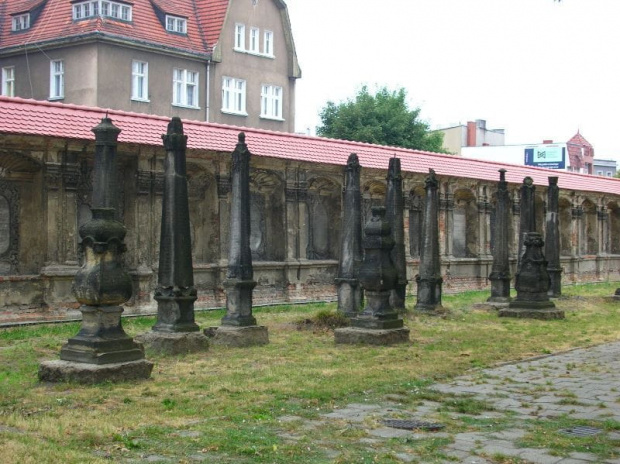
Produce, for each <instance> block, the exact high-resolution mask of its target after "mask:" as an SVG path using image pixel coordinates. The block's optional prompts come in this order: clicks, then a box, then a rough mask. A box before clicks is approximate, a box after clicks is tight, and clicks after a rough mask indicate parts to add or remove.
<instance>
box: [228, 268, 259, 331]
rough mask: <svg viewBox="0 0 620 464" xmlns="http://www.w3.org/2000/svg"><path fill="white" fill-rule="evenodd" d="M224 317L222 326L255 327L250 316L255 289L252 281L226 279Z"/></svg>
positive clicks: (254, 283)
mask: <svg viewBox="0 0 620 464" xmlns="http://www.w3.org/2000/svg"><path fill="white" fill-rule="evenodd" d="M223 285H224V288H225V289H226V315H225V316H224V317H223V318H222V325H226V326H231V327H248V326H255V325H256V318H255V317H254V316H253V315H252V292H253V291H254V287H256V282H255V281H254V280H240V279H234V278H230V279H226V280H225V281H224V283H223Z"/></svg>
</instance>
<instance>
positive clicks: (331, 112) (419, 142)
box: [317, 86, 444, 152]
mask: <svg viewBox="0 0 620 464" xmlns="http://www.w3.org/2000/svg"><path fill="white" fill-rule="evenodd" d="M406 100H407V91H406V90H405V89H403V88H401V89H399V90H397V91H390V90H388V89H387V88H386V87H382V88H380V89H379V90H378V91H377V93H376V94H375V95H371V94H370V92H369V91H368V87H367V86H364V87H362V89H361V90H360V91H359V93H358V94H357V95H356V96H355V98H354V99H349V100H347V101H345V102H341V103H339V104H335V103H334V102H331V101H329V102H327V104H326V105H325V107H324V108H323V109H322V110H321V113H320V117H321V122H322V125H321V126H319V127H317V134H318V135H321V136H323V137H329V138H334V139H342V140H351V141H356V142H366V143H375V144H378V145H389V146H394V147H403V148H410V149H415V150H428V151H434V152H443V151H444V150H443V149H442V144H443V133H441V132H429V126H428V124H427V123H426V122H424V121H422V120H420V119H419V116H420V108H414V109H410V108H409V107H408V105H407V101H406Z"/></svg>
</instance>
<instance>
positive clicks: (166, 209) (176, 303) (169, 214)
mask: <svg viewBox="0 0 620 464" xmlns="http://www.w3.org/2000/svg"><path fill="white" fill-rule="evenodd" d="M162 140H163V142H164V147H165V149H166V159H165V162H164V195H163V202H162V213H161V235H160V240H159V276H158V283H157V288H156V289H155V296H154V298H155V300H156V301H157V322H156V324H155V325H154V326H153V329H152V331H151V332H150V333H147V334H143V335H142V336H140V337H139V340H140V341H141V342H142V343H144V344H146V345H147V346H148V347H149V348H151V349H153V350H154V351H157V352H159V353H163V354H179V353H188V352H193V351H200V350H204V349H206V348H207V346H208V342H207V338H206V337H205V336H204V335H203V334H202V333H200V332H199V331H200V328H199V327H198V325H197V324H196V322H195V321H194V302H195V301H196V299H197V292H196V288H195V287H194V269H193V266H192V249H191V243H192V239H191V232H190V223H189V197H188V191H187V169H186V165H185V150H186V149H187V136H186V135H184V134H183V123H182V122H181V119H180V118H178V117H174V118H172V120H171V121H170V123H169V124H168V133H167V134H166V135H162Z"/></svg>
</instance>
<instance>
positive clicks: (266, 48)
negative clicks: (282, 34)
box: [263, 31, 273, 56]
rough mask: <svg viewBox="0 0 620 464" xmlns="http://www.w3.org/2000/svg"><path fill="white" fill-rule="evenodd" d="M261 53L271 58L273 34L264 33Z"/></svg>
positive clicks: (269, 32)
mask: <svg viewBox="0 0 620 464" xmlns="http://www.w3.org/2000/svg"><path fill="white" fill-rule="evenodd" d="M263 53H264V54H265V55H267V56H273V32H271V31H265V35H264V37H263Z"/></svg>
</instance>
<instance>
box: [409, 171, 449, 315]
mask: <svg viewBox="0 0 620 464" xmlns="http://www.w3.org/2000/svg"><path fill="white" fill-rule="evenodd" d="M424 188H425V190H426V197H425V199H424V216H423V218H422V234H423V235H422V245H421V250H420V273H419V275H418V276H416V283H417V285H418V301H417V303H416V305H415V307H414V309H415V310H416V311H423V312H426V313H431V314H437V313H440V312H442V311H443V307H442V305H441V286H442V283H443V278H442V277H441V262H440V260H439V215H438V213H439V195H438V188H439V182H438V181H437V178H436V177H435V171H434V170H432V169H429V172H428V176H427V177H426V180H425V182H424Z"/></svg>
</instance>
